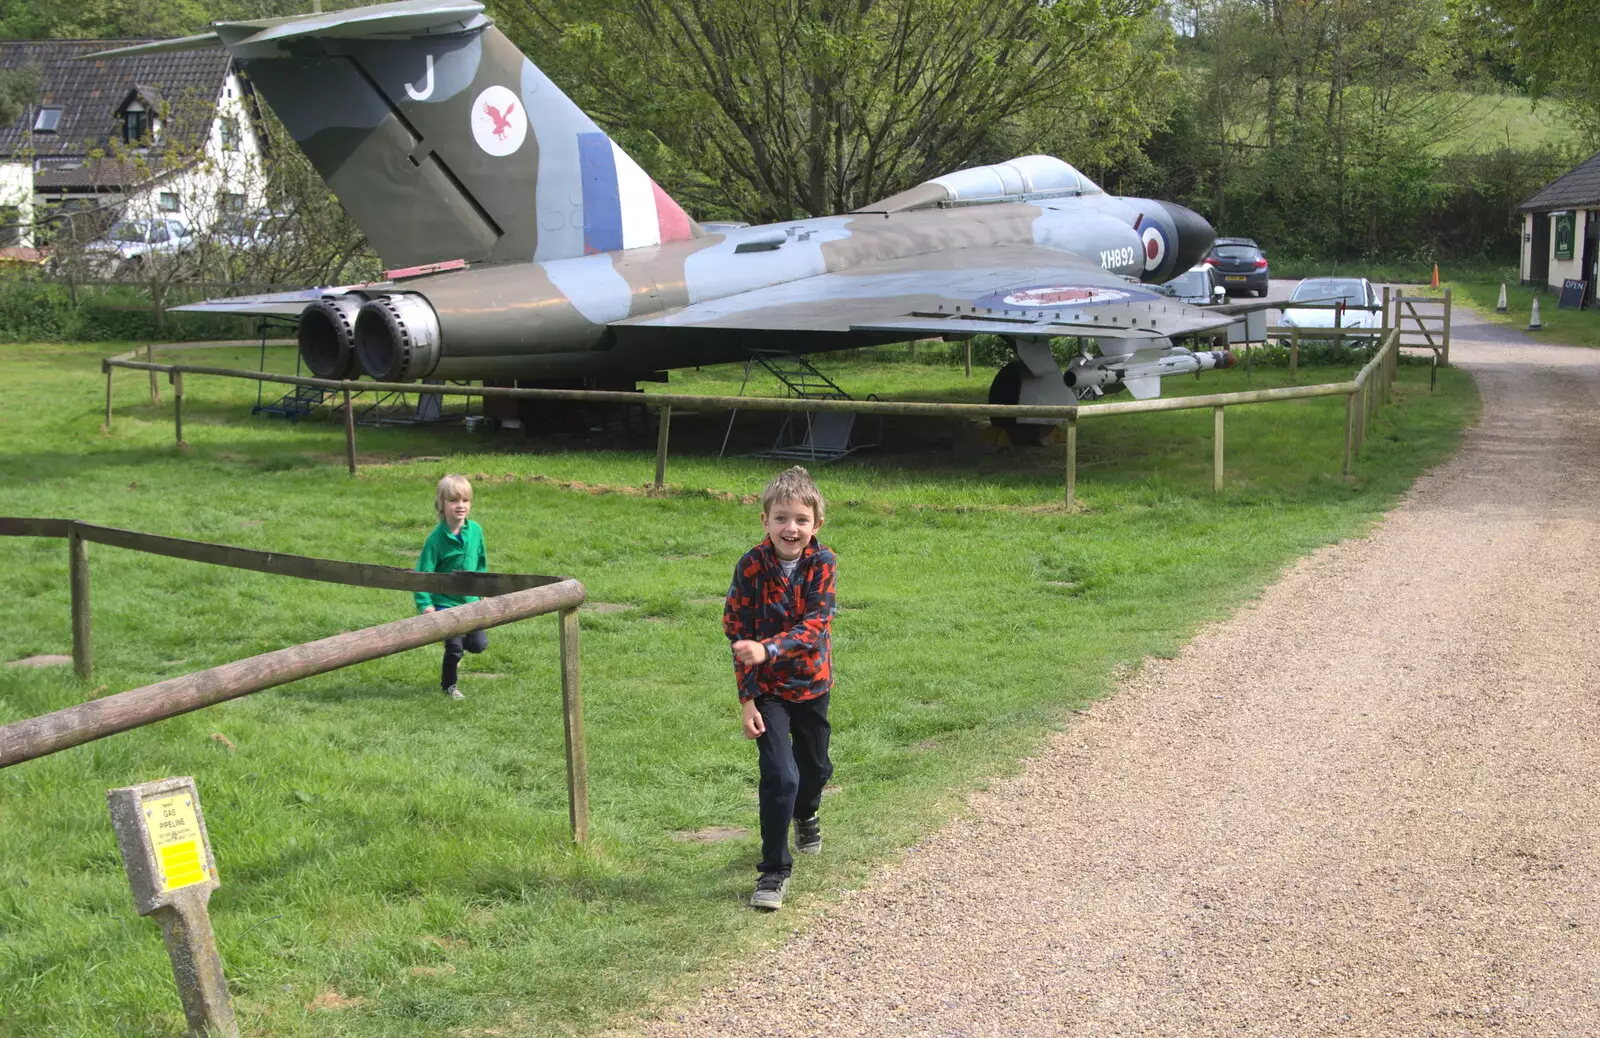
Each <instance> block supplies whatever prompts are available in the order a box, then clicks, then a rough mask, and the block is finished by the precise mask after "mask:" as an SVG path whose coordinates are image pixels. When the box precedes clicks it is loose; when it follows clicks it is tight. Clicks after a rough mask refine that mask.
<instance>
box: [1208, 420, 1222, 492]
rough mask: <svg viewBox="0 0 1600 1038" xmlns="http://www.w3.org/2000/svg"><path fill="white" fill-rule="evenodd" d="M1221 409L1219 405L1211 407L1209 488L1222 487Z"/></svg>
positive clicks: (1216, 488)
mask: <svg viewBox="0 0 1600 1038" xmlns="http://www.w3.org/2000/svg"><path fill="white" fill-rule="evenodd" d="M1222 411H1223V409H1222V408H1221V407H1214V408H1212V409H1211V425H1212V437H1211V489H1212V490H1221V489H1222Z"/></svg>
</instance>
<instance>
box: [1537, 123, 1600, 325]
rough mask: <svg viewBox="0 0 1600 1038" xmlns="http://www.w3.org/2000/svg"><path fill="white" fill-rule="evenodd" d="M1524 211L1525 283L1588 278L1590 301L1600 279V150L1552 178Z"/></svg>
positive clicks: (1587, 299) (1552, 285) (1586, 299)
mask: <svg viewBox="0 0 1600 1038" xmlns="http://www.w3.org/2000/svg"><path fill="white" fill-rule="evenodd" d="M1517 208H1518V209H1519V210H1520V211H1521V212H1522V283H1523V284H1524V285H1538V286H1542V287H1548V288H1553V289H1558V290H1559V289H1560V288H1561V286H1562V283H1563V282H1565V281H1568V280H1572V281H1582V282H1585V287H1584V305H1585V306H1593V305H1594V304H1595V300H1596V295H1595V288H1596V282H1600V152H1596V153H1594V154H1593V155H1590V156H1589V157H1588V158H1586V159H1584V160H1583V161H1582V162H1580V163H1578V164H1577V165H1576V166H1574V167H1573V168H1572V169H1570V170H1568V171H1567V172H1565V173H1563V174H1562V175H1561V176H1559V177H1557V178H1556V179H1555V180H1552V181H1551V182H1550V183H1549V184H1547V185H1545V187H1544V188H1542V189H1541V190H1540V191H1538V192H1537V193H1536V194H1534V196H1533V197H1532V198H1529V199H1528V200H1527V201H1526V202H1523V203H1522V204H1521V205H1520V206H1518V207H1517Z"/></svg>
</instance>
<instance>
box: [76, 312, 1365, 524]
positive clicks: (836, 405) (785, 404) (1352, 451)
mask: <svg viewBox="0 0 1600 1038" xmlns="http://www.w3.org/2000/svg"><path fill="white" fill-rule="evenodd" d="M1393 332H1394V330H1393V329H1385V330H1381V331H1380V332H1379V333H1378V334H1379V336H1381V337H1382V343H1383V344H1382V346H1381V347H1380V349H1379V351H1378V353H1377V354H1376V355H1375V356H1374V357H1373V360H1372V361H1370V362H1369V363H1368V364H1367V367H1366V368H1364V369H1363V371H1366V370H1368V369H1371V368H1372V367H1373V364H1374V363H1376V362H1377V361H1378V359H1379V358H1381V357H1384V356H1388V357H1389V360H1388V362H1387V363H1388V367H1387V368H1386V369H1385V370H1386V371H1387V372H1388V375H1387V377H1388V378H1389V379H1391V380H1392V377H1393V356H1392V354H1393V352H1394V350H1395V348H1396V346H1395V336H1394V334H1393ZM1347 334H1353V333H1347ZM1364 335H1365V336H1366V337H1371V336H1372V333H1371V332H1370V331H1369V332H1366V333H1364ZM136 355H137V353H136V351H131V352H129V353H125V354H121V355H119V356H116V357H108V358H106V359H105V360H104V361H103V362H102V365H101V366H102V370H103V371H104V372H105V376H106V423H105V424H106V428H107V429H110V427H111V400H112V397H111V378H112V373H113V371H114V370H115V369H117V368H124V369H128V370H132V371H148V372H150V373H151V377H152V378H154V376H155V373H156V372H166V373H167V374H168V376H169V377H171V378H173V379H174V380H176V379H177V378H178V377H179V376H181V375H183V374H191V375H214V376H217V377H220V378H243V379H250V380H253V381H257V382H275V383H279V384H282V385H291V386H304V387H309V388H315V389H321V390H324V391H325V392H336V393H341V394H343V395H344V399H345V405H344V406H345V417H346V421H345V452H346V456H347V458H348V464H349V469H350V473H351V474H352V475H354V474H355V472H356V450H355V435H356V431H355V423H354V422H353V421H351V420H350V409H349V398H350V396H351V395H352V394H358V393H363V392H374V393H433V394H438V395H440V396H459V397H508V398H512V399H524V400H570V401H588V402H591V403H616V404H634V405H638V406H642V407H654V408H657V409H658V410H659V413H660V420H661V427H660V431H659V433H658V435H657V440H656V467H655V485H656V487H658V488H660V487H662V486H664V485H665V480H666V471H667V444H668V442H669V435H668V433H669V426H670V423H671V420H672V413H673V411H674V410H675V409H678V410H683V409H694V410H709V411H716V410H744V411H776V412H786V413H790V414H796V413H807V412H818V411H834V412H842V413H846V414H876V415H911V416H924V417H939V418H1044V419H1050V420H1052V421H1056V422H1060V423H1062V424H1063V426H1064V428H1065V429H1066V439H1067V444H1068V450H1067V482H1066V502H1067V505H1068V507H1072V506H1073V505H1074V504H1075V498H1076V478H1077V459H1076V454H1077V452H1076V449H1075V448H1076V445H1077V423H1078V421H1079V419H1081V418H1092V417H1095V416H1101V417H1109V416H1112V415H1127V414H1149V413H1154V412H1158V411H1181V410H1189V409H1195V408H1213V409H1217V410H1216V414H1217V418H1216V422H1215V426H1214V428H1215V430H1216V439H1217V441H1218V443H1220V441H1221V432H1222V417H1221V410H1220V409H1221V408H1225V407H1236V406H1241V405H1244V404H1258V403H1269V402H1273V401H1280V400H1301V399H1307V398H1311V397H1321V396H1350V395H1352V394H1354V393H1355V392H1356V391H1357V390H1358V389H1359V388H1360V386H1359V381H1358V380H1357V381H1350V382H1333V383H1322V384H1319V385H1312V386H1288V387H1283V388H1279V389H1258V390H1248V391H1245V392H1242V393H1215V394H1209V395H1205V396H1190V397H1167V398H1162V399H1155V400H1128V401H1119V402H1115V403H1108V404H1093V405H1089V406H1078V405H1075V404H1063V405H1024V404H950V403H925V402H918V401H893V400H808V399H800V398H795V397H752V396H736V397H735V396H698V395H691V394H685V393H630V392H623V391H619V390H593V389H517V388H511V387H507V386H449V385H443V386H433V385H427V386H424V385H418V384H417V383H411V382H366V381H335V380H332V379H320V378H308V377H304V376H300V375H276V374H269V373H267V372H262V371H248V370H244V369H239V368H216V367H206V366H201V365H190V364H157V363H155V362H154V360H153V359H147V360H144V361H138V360H133V359H132V357H134V356H136ZM147 356H148V355H147ZM175 384H176V383H175ZM1384 396H1385V399H1387V397H1388V392H1387V389H1385V392H1384ZM177 404H178V406H177V407H176V408H175V409H174V416H173V417H174V424H175V431H176V432H177V435H178V437H179V443H180V445H181V443H182V414H181V411H182V405H181V399H180V400H179V401H178V402H177ZM1347 410H1349V408H1347ZM1363 414H1366V412H1365V411H1363ZM1346 425H1347V433H1346V437H1345V439H1346V444H1345V459H1344V471H1345V473H1346V474H1347V475H1348V474H1349V473H1350V471H1351V466H1352V463H1353V459H1354V457H1355V456H1356V455H1357V454H1359V450H1360V445H1359V441H1358V442H1356V443H1355V444H1353V445H1352V443H1351V442H1350V440H1351V436H1350V433H1349V432H1348V426H1349V422H1348V421H1347V422H1346ZM1222 461H1223V456H1222V451H1221V449H1220V447H1219V448H1217V449H1215V450H1214V451H1213V466H1214V472H1213V480H1212V482H1213V485H1214V486H1215V487H1217V488H1218V489H1220V488H1221V486H1222Z"/></svg>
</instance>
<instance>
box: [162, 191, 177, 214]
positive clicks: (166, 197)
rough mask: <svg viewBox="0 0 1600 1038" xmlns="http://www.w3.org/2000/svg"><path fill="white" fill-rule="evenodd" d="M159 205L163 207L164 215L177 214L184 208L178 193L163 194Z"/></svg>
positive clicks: (164, 192)
mask: <svg viewBox="0 0 1600 1038" xmlns="http://www.w3.org/2000/svg"><path fill="white" fill-rule="evenodd" d="M158 204H159V205H160V206H161V211H162V212H163V213H175V212H177V211H178V210H179V209H182V208H183V203H182V201H181V200H180V199H179V198H178V193H177V192H176V191H163V192H161V196H160V199H159V200H158Z"/></svg>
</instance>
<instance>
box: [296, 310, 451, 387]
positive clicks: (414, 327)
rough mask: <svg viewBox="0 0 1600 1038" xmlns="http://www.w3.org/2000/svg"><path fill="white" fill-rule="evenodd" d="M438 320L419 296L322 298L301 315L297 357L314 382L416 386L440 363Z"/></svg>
mask: <svg viewBox="0 0 1600 1038" xmlns="http://www.w3.org/2000/svg"><path fill="white" fill-rule="evenodd" d="M439 340H440V336H439V316H438V315H437V314H436V313H434V311H433V307H432V306H430V305H428V301H427V300H426V299H424V298H423V297H422V296H420V295H415V294H412V293H400V294H397V295H382V296H373V297H371V298H368V297H366V296H363V295H360V294H358V293H354V292H350V293H346V294H345V295H342V296H323V297H322V298H321V299H319V300H317V301H316V302H315V303H312V304H311V305H310V306H308V307H306V308H305V309H304V310H302V311H301V313H300V331H299V342H300V357H301V359H303V360H304V361H305V362H306V366H307V367H309V368H310V369H311V373H312V374H313V375H315V376H316V377H317V378H327V379H338V380H344V379H351V378H355V377H356V376H357V375H359V374H361V373H362V372H365V373H366V374H368V375H370V376H372V377H373V378H375V379H377V380H378V381H379V382H415V381H416V380H418V379H421V378H426V377H427V376H428V375H429V374H431V373H432V372H433V369H434V368H436V367H438V365H439Z"/></svg>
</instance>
